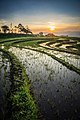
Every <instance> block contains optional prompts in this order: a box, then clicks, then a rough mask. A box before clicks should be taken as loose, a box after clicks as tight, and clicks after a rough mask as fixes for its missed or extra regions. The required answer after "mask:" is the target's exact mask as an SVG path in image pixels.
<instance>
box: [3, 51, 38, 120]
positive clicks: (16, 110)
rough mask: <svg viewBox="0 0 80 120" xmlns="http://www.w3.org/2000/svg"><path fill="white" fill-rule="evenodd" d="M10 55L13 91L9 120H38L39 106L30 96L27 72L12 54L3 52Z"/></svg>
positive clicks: (11, 93) (11, 92)
mask: <svg viewBox="0 0 80 120" xmlns="http://www.w3.org/2000/svg"><path fill="white" fill-rule="evenodd" d="M1 51H3V52H5V53H7V54H8V56H9V58H10V61H11V82H12V86H11V91H10V93H9V94H10V97H9V98H10V99H9V104H10V103H11V107H10V113H9V115H8V116H7V117H8V120H9V119H10V120H36V119H37V114H38V110H37V105H36V104H35V100H34V99H33V97H32V96H31V94H30V92H31V91H30V84H29V81H28V78H27V76H26V71H25V69H24V67H23V66H22V64H21V63H20V62H19V60H18V59H17V58H16V57H15V56H14V55H13V54H12V53H10V52H8V51H5V50H1ZM10 116H11V118H10Z"/></svg>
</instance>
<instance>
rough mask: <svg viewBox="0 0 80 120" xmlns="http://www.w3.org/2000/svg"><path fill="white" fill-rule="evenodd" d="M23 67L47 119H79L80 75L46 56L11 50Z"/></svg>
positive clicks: (17, 49)
mask: <svg viewBox="0 0 80 120" xmlns="http://www.w3.org/2000/svg"><path fill="white" fill-rule="evenodd" d="M10 51H12V52H13V53H14V54H15V55H16V56H17V57H18V58H19V60H20V61H21V62H22V64H23V65H24V67H25V68H26V73H27V75H28V77H29V80H30V81H31V85H32V90H33V93H34V97H35V99H36V101H37V104H38V106H39V109H40V111H41V113H42V114H43V116H44V117H45V119H46V120H53V119H54V120H69V119H70V120H78V119H79V118H80V115H79V113H80V75H79V74H77V73H76V72H74V71H71V70H69V69H67V68H66V67H65V66H63V65H62V64H61V63H59V62H58V61H56V60H54V59H52V58H51V57H50V56H48V55H46V54H42V53H39V52H36V51H32V50H29V49H19V48H15V47H12V48H10Z"/></svg>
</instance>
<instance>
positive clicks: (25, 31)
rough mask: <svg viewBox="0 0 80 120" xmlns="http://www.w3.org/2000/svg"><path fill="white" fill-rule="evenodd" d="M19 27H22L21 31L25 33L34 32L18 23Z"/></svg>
mask: <svg viewBox="0 0 80 120" xmlns="http://www.w3.org/2000/svg"><path fill="white" fill-rule="evenodd" d="M18 28H19V29H20V31H22V32H24V33H26V34H27V33H31V34H32V32H31V31H30V29H29V28H28V29H26V28H25V27H24V26H23V25H22V24H19V25H18Z"/></svg>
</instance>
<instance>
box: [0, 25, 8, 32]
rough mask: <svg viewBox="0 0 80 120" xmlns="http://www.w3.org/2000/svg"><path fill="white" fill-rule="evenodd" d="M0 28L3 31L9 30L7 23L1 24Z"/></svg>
mask: <svg viewBox="0 0 80 120" xmlns="http://www.w3.org/2000/svg"><path fill="white" fill-rule="evenodd" d="M1 28H2V31H3V32H4V33H6V32H7V31H9V27H8V26H7V25H3V26H1Z"/></svg>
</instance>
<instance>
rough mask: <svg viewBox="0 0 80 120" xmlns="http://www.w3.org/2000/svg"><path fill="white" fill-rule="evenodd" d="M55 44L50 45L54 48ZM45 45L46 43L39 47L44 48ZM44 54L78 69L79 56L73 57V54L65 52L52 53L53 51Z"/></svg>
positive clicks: (79, 65) (79, 64)
mask: <svg viewBox="0 0 80 120" xmlns="http://www.w3.org/2000/svg"><path fill="white" fill-rule="evenodd" d="M55 44H59V43H55ZM55 44H52V45H53V46H55ZM45 45H46V42H45V43H42V44H41V46H44V47H45ZM64 46H65V45H64ZM46 47H49V46H46ZM46 52H48V53H50V54H52V55H55V56H56V57H58V58H61V59H63V60H65V61H66V62H68V63H69V64H73V65H74V66H75V67H77V68H80V56H79V55H74V54H69V53H66V52H59V51H54V50H46Z"/></svg>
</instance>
